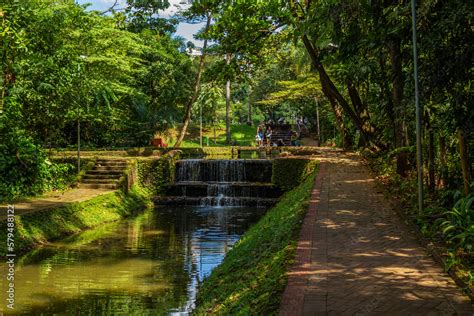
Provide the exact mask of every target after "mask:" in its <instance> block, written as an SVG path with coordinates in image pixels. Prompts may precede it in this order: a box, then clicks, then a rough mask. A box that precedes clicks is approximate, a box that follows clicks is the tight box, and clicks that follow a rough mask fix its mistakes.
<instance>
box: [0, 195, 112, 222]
mask: <svg viewBox="0 0 474 316" xmlns="http://www.w3.org/2000/svg"><path fill="white" fill-rule="evenodd" d="M113 191H114V190H110V189H83V188H76V189H70V190H67V191H65V192H63V193H50V194H48V195H47V196H44V197H40V198H33V199H31V200H29V201H26V202H20V203H15V204H14V206H15V215H23V214H27V213H32V212H36V211H40V210H44V209H51V208H56V207H60V206H65V205H68V204H71V203H74V202H82V201H86V200H89V199H92V198H93V197H96V196H99V195H102V194H105V193H109V192H113ZM6 209H7V205H0V210H1V211H0V220H3V219H5V218H6Z"/></svg>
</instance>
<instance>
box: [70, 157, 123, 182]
mask: <svg viewBox="0 0 474 316" xmlns="http://www.w3.org/2000/svg"><path fill="white" fill-rule="evenodd" d="M127 165H128V163H127V161H126V160H118V159H98V160H97V161H96V164H95V166H94V168H93V169H92V170H90V171H88V172H87V173H86V174H85V175H84V176H83V177H82V181H81V183H80V184H79V187H80V188H88V189H117V187H118V184H119V179H120V177H121V176H122V175H123V173H124V171H125V170H126V169H127Z"/></svg>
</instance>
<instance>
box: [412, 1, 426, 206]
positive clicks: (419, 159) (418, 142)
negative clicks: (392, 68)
mask: <svg viewBox="0 0 474 316" xmlns="http://www.w3.org/2000/svg"><path fill="white" fill-rule="evenodd" d="M411 16H412V24H413V28H412V29H413V69H414V73H413V76H414V80H415V107H416V168H417V174H418V214H419V215H422V214H423V156H422V151H421V150H422V148H421V106H420V96H419V88H418V50H417V36H416V0H412V1H411Z"/></svg>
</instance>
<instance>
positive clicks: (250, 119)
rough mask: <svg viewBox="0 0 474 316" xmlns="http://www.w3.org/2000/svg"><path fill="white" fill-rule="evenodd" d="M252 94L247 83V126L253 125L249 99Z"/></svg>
mask: <svg viewBox="0 0 474 316" xmlns="http://www.w3.org/2000/svg"><path fill="white" fill-rule="evenodd" d="M251 94H252V87H251V86H250V85H249V93H248V97H247V102H248V108H249V113H248V118H247V124H248V125H249V126H253V119H252V100H250V95H251Z"/></svg>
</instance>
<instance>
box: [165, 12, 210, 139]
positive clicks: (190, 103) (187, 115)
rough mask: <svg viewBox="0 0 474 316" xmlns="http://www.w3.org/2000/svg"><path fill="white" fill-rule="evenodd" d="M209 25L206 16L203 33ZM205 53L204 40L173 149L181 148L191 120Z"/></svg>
mask: <svg viewBox="0 0 474 316" xmlns="http://www.w3.org/2000/svg"><path fill="white" fill-rule="evenodd" d="M210 25H211V14H210V13H208V14H207V20H206V27H205V29H204V33H207V31H208V30H209V26H210ZM206 53H207V39H204V44H203V46H202V54H201V57H200V59H199V68H198V72H197V74H196V80H195V81H194V90H193V94H192V96H191V98H190V99H189V101H188V103H187V104H186V112H185V115H184V120H183V127H182V128H181V131H180V132H179V136H178V140H177V141H176V143H175V144H174V147H179V146H181V143H182V142H183V139H184V136H185V135H186V131H187V129H188V126H189V121H190V120H191V110H192V108H193V104H194V102H196V100H197V98H198V96H199V90H200V87H201V77H202V72H203V70H204V62H205V60H206Z"/></svg>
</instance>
